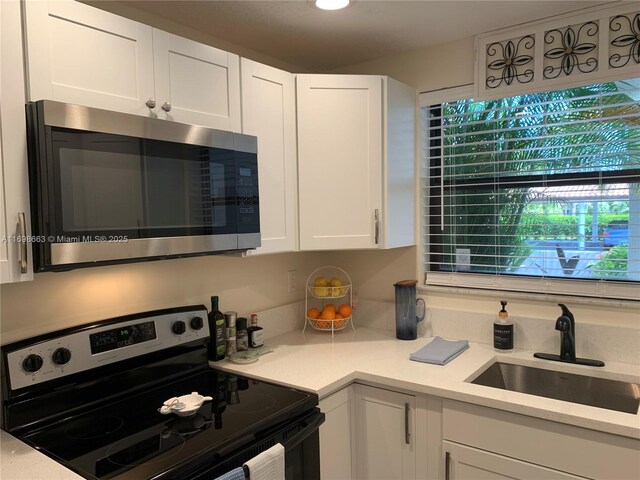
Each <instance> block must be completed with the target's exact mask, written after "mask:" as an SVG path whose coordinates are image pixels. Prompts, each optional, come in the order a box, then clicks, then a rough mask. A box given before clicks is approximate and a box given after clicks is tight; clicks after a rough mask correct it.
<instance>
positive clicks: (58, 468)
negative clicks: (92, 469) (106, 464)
mask: <svg viewBox="0 0 640 480" xmlns="http://www.w3.org/2000/svg"><path fill="white" fill-rule="evenodd" d="M0 446H1V449H2V450H1V451H2V456H1V457H0V478H2V480H54V479H55V480H78V479H80V480H82V478H83V477H81V476H79V475H76V474H75V473H73V472H72V471H71V470H69V469H68V468H66V467H63V466H62V465H60V464H59V463H56V462H54V461H53V460H51V459H50V458H49V457H47V456H45V455H43V454H42V453H40V452H39V451H37V450H35V449H34V448H31V447H30V446H28V445H27V444H26V443H23V442H21V441H20V440H18V439H16V438H15V437H13V436H11V435H9V434H8V433H7V432H5V431H4V430H0Z"/></svg>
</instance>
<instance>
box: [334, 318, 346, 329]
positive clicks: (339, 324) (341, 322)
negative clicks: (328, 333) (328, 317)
mask: <svg viewBox="0 0 640 480" xmlns="http://www.w3.org/2000/svg"><path fill="white" fill-rule="evenodd" d="M342 327H344V320H335V321H334V322H333V328H342Z"/></svg>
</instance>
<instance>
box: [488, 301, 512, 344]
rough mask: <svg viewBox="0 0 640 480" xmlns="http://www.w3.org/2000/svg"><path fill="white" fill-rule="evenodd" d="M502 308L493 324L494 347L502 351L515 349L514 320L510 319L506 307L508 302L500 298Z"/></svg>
mask: <svg viewBox="0 0 640 480" xmlns="http://www.w3.org/2000/svg"><path fill="white" fill-rule="evenodd" d="M500 304H501V305H502V309H501V310H500V311H499V312H498V319H497V320H496V321H495V322H494V324H493V348H495V349H496V350H499V351H501V352H505V351H510V350H513V322H511V321H510V320H509V312H507V309H506V308H505V307H506V306H507V302H506V301H505V300H500Z"/></svg>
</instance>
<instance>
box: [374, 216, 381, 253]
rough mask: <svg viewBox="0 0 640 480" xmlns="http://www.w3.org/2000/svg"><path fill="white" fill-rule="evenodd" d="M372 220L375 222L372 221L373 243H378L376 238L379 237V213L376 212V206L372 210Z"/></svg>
mask: <svg viewBox="0 0 640 480" xmlns="http://www.w3.org/2000/svg"><path fill="white" fill-rule="evenodd" d="M373 221H374V222H375V223H374V227H375V239H374V243H375V244H376V245H378V239H379V237H380V213H379V212H378V209H377V208H376V209H375V210H374V212H373Z"/></svg>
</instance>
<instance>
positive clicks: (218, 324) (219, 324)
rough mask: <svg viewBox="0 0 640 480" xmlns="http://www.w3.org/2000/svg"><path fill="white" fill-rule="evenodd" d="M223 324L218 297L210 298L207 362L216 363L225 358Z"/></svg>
mask: <svg viewBox="0 0 640 480" xmlns="http://www.w3.org/2000/svg"><path fill="white" fill-rule="evenodd" d="M225 327H226V325H225V322H224V315H223V314H222V312H221V311H220V309H219V308H218V297H217V296H215V297H211V311H210V312H209V332H210V335H211V341H210V342H209V360H213V361H214V362H217V361H218V360H222V359H223V358H224V356H225V352H226V345H225Z"/></svg>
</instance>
